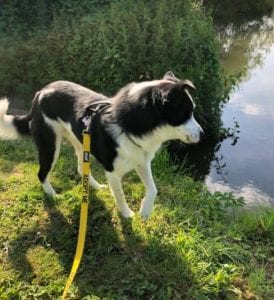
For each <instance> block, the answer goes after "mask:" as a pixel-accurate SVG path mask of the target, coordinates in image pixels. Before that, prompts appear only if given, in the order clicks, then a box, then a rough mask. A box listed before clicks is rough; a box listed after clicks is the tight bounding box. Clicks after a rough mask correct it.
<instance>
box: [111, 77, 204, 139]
mask: <svg viewBox="0 0 274 300" xmlns="http://www.w3.org/2000/svg"><path fill="white" fill-rule="evenodd" d="M194 89H195V87H194V85H193V83H192V82H191V81H189V80H179V79H178V78H176V77H175V75H174V74H173V73H172V72H167V73H166V74H165V75H164V77H163V78H162V79H160V80H152V81H144V82H139V83H132V84H129V85H127V86H126V87H124V88H122V89H121V90H120V92H119V93H118V94H117V95H116V96H115V100H114V101H113V103H114V110H113V111H114V112H115V115H116V119H117V121H118V124H119V125H120V126H121V127H122V128H123V131H124V132H126V133H128V134H131V135H134V136H137V137H141V136H143V135H147V134H150V133H151V132H154V130H156V129H159V130H158V133H159V140H161V141H166V140H172V139H179V140H182V141H183V142H185V143H197V142H199V140H200V136H201V134H202V133H203V130H202V128H201V126H200V125H199V124H198V123H197V121H196V120H195V118H194V115H193V112H194V109H195V104H194V102H193V100H192V97H191V95H190V91H191V90H194ZM162 129H163V130H162Z"/></svg>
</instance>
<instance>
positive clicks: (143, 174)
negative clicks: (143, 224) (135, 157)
mask: <svg viewBox="0 0 274 300" xmlns="http://www.w3.org/2000/svg"><path fill="white" fill-rule="evenodd" d="M136 172H137V173H138V175H139V176H140V178H141V180H142V182H143V184H144V186H145V188H146V194H145V197H144V199H143V201H142V204H141V208H140V214H141V217H142V218H144V219H148V218H149V216H150V215H151V213H152V210H153V204H154V200H155V198H156V195H157V188H156V186H155V183H154V180H153V176H152V172H151V164H150V162H146V163H145V164H142V165H137V166H136Z"/></svg>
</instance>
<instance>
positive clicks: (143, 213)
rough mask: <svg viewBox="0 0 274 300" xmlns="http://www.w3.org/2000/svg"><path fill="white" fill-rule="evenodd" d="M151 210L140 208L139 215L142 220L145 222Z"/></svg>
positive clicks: (149, 208) (150, 208)
mask: <svg viewBox="0 0 274 300" xmlns="http://www.w3.org/2000/svg"><path fill="white" fill-rule="evenodd" d="M152 209H153V208H152V207H141V209H140V215H141V217H142V219H144V220H147V219H148V218H149V217H150V215H151V213H152Z"/></svg>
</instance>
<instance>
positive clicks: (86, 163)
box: [62, 131, 90, 300]
mask: <svg viewBox="0 0 274 300" xmlns="http://www.w3.org/2000/svg"><path fill="white" fill-rule="evenodd" d="M82 172H83V174H82V201H81V213H80V223H79V233H78V241H77V247H76V252H75V256H74V260H73V264H72V267H71V271H70V275H69V277H68V280H67V283H66V286H65V289H64V292H63V295H62V300H65V299H66V296H67V292H68V290H69V288H70V286H71V284H72V282H73V279H74V277H75V275H76V272H77V270H78V267H79V265H80V262H81V259H82V256H83V252H84V247H85V239H86V232H87V220H88V201H89V172H90V134H89V132H88V131H83V170H82Z"/></svg>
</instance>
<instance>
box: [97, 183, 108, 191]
mask: <svg viewBox="0 0 274 300" xmlns="http://www.w3.org/2000/svg"><path fill="white" fill-rule="evenodd" d="M107 188H108V185H107V184H99V185H98V188H97V190H106V189H107Z"/></svg>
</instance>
